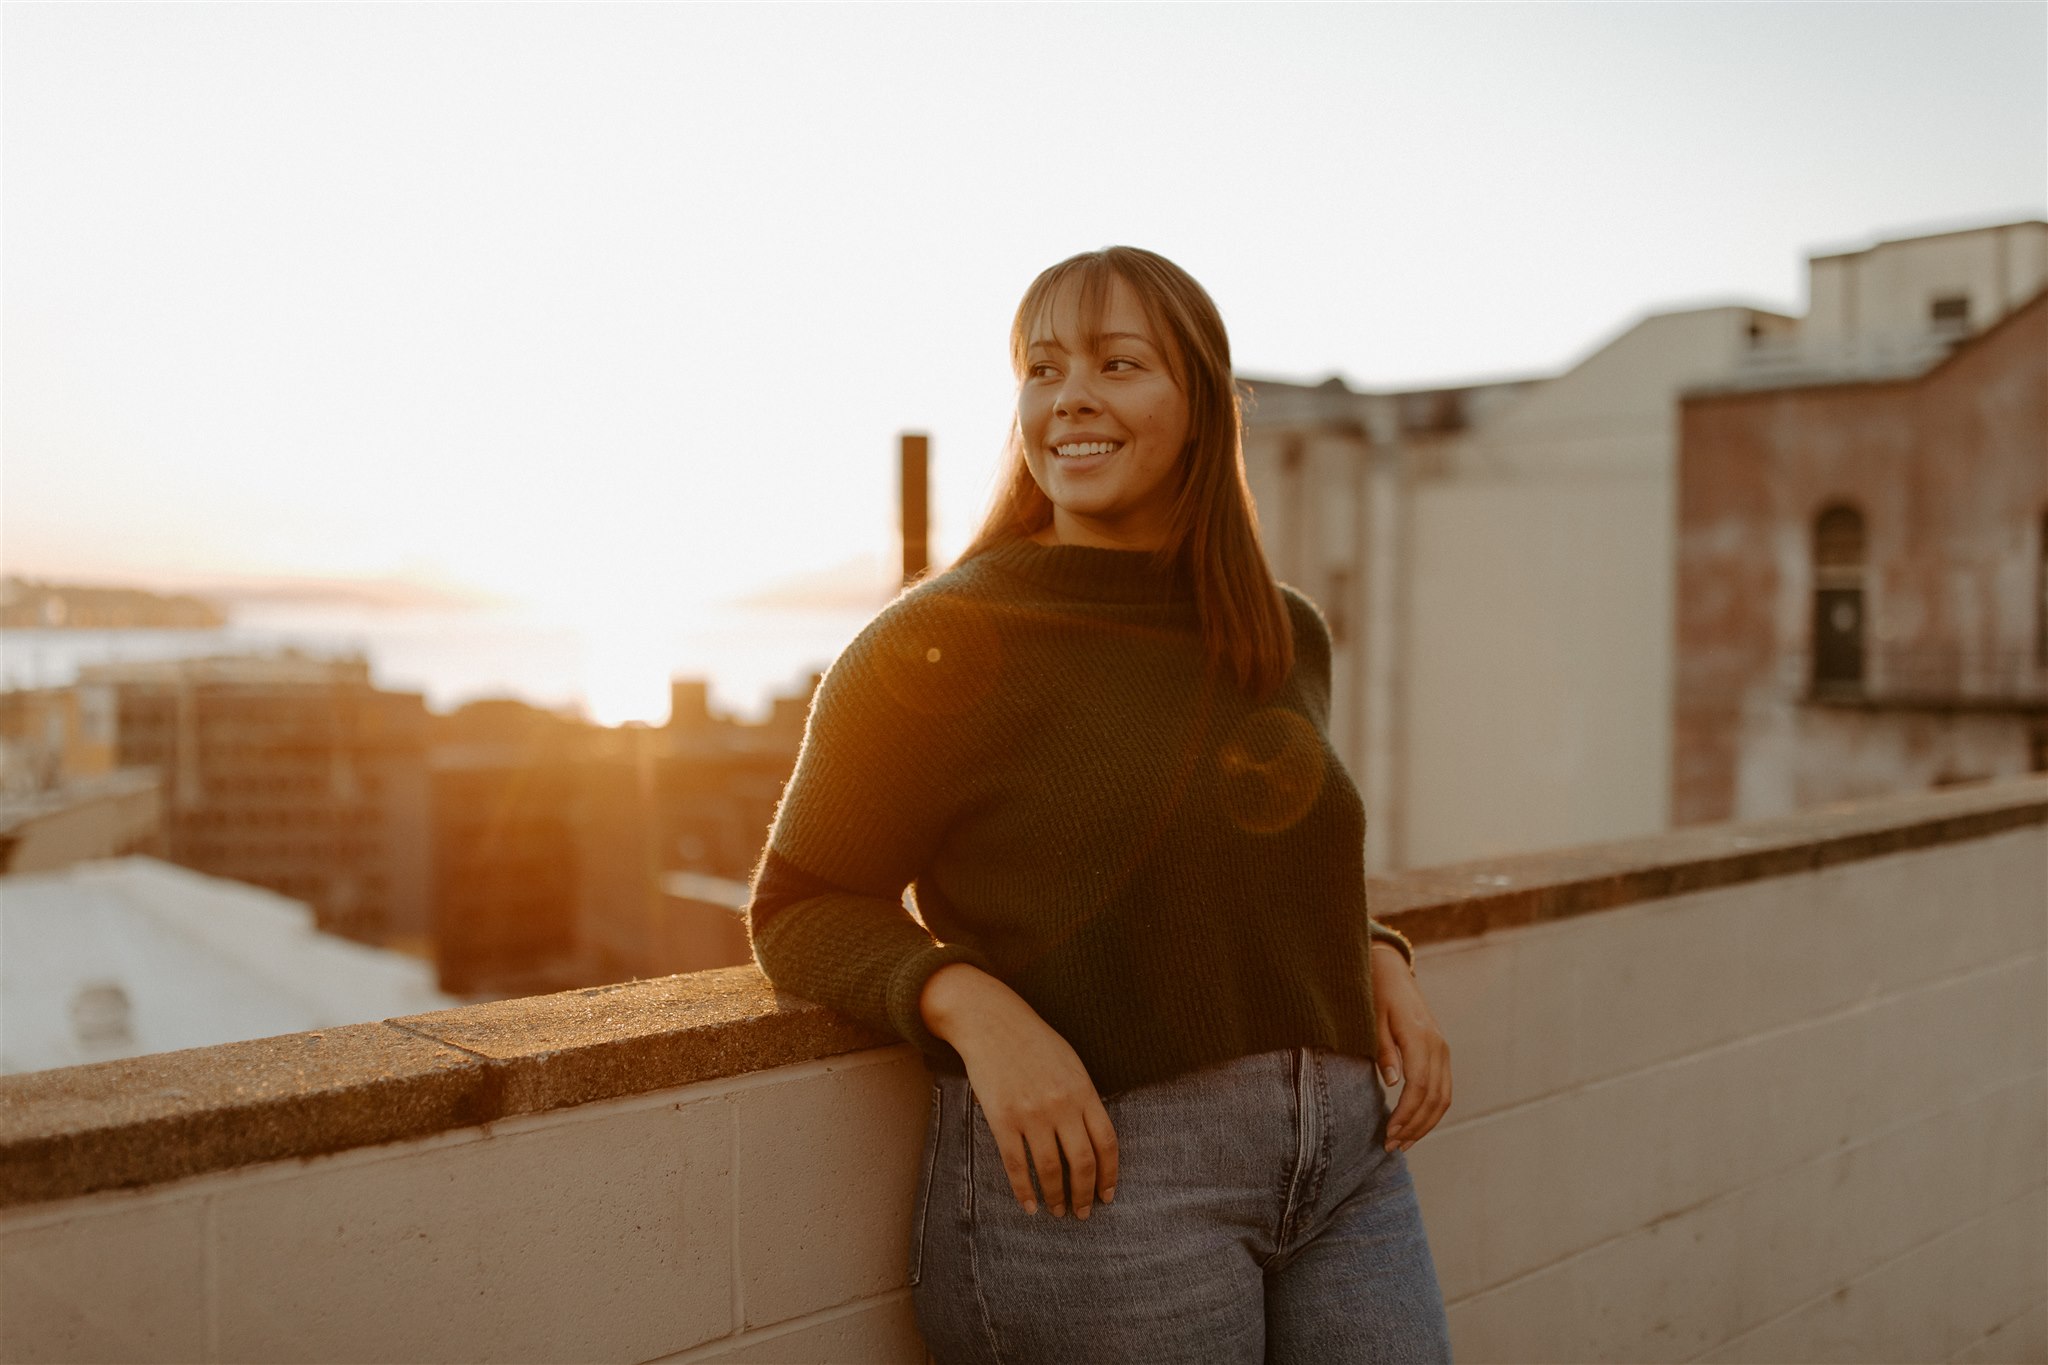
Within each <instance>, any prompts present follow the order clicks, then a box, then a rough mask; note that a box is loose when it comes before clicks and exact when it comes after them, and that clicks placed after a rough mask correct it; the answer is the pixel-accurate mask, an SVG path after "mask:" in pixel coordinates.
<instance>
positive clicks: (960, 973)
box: [917, 962, 1002, 1046]
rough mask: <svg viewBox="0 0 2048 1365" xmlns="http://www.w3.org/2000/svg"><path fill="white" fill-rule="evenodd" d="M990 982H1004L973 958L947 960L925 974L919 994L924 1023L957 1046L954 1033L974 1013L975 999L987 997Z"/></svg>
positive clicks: (918, 1005)
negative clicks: (974, 961) (969, 960)
mask: <svg viewBox="0 0 2048 1365" xmlns="http://www.w3.org/2000/svg"><path fill="white" fill-rule="evenodd" d="M990 985H997V986H1000V985H1002V983H1001V982H1000V981H997V980H996V979H995V978H994V977H992V976H990V975H989V974H988V973H987V972H985V971H983V970H982V969H981V968H979V967H977V966H975V965H974V964H973V963H971V962H948V963H947V964H946V965H945V966H943V967H941V968H939V969H938V970H937V971H935V972H933V973H932V974H931V975H930V976H928V977H926V978H925V983H924V989H923V991H921V992H920V993H919V994H918V997H917V1009H918V1013H919V1014H921V1015H923V1016H924V1026H925V1027H926V1028H928V1029H930V1030H931V1031H932V1033H933V1034H934V1035H936V1036H937V1037H940V1038H943V1039H945V1040H946V1041H947V1042H949V1043H953V1044H955V1045H956V1046H957V1045H958V1043H959V1039H958V1038H957V1037H956V1036H955V1035H956V1034H958V1033H959V1032H960V1029H961V1026H962V1024H963V1022H965V1021H966V1020H967V1019H970V1018H971V1017H972V1016H973V1013H974V1009H975V1001H976V1000H977V999H986V998H987V997H986V991H987V987H988V986H990Z"/></svg>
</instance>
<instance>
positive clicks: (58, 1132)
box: [0, 778, 2048, 1207]
mask: <svg viewBox="0 0 2048 1365" xmlns="http://www.w3.org/2000/svg"><path fill="white" fill-rule="evenodd" d="M2043 823H2048V778H2022V779H2017V780H2012V781H2005V782H1999V783H1991V784H1983V785H1977V786H1971V787H1966V788H1954V789H1950V790H1947V791H1940V792H1931V793H1924V794H1915V795H1910V796H1903V797H1888V798H1883V799H1879V800H1872V801H1865V802H1858V803H1854V804H1849V805H1841V806H1834V807H1827V808H1822V809H1818V810H1813V811H1806V812H1801V813H1799V814H1796V815H1790V816H1785V817H1782V818H1779V819H1773V820H1765V821H1756V822H1751V823H1746V824H1724V825H1710V826H1699V827H1696V828H1691V829H1684V830H1678V831H1674V832H1672V833H1667V834H1659V835H1651V836H1647V837H1643V838H1636V839H1627V840H1621V841H1617V842H1614V843H1606V844H1593V845H1586V846H1583V847H1578V848H1568V849H1559V850H1553V851H1549V852H1544V853H1536V854H1527V855H1522V856H1517V857H1509V858H1493V859H1486V860H1482V861H1478V862H1469V863H1459V864H1456V865H1452V866H1445V867H1437V868H1428V869H1423V870H1419V871H1413V872H1406V873H1402V874H1400V875H1398V876H1394V877H1388V878H1383V879H1376V880H1375V881H1374V882H1373V883H1372V885H1371V902H1372V905H1373V907H1374V913H1375V914H1376V915H1377V916H1379V917H1380V918H1382V919H1384V920H1387V921H1388V922H1390V923H1392V924H1394V925H1396V926H1398V927H1399V928H1400V929H1401V930H1402V931H1403V932H1404V933H1406V934H1407V935H1408V936H1409V937H1410V938H1411V939H1412V940H1414V941H1415V942H1416V943H1418V944H1427V943H1433V942H1443V941H1447V940H1452V939H1461V938H1471V937H1475V936H1478V935H1481V934H1485V933H1488V932H1491V931H1494V930H1499V929H1505V928H1510V927H1514V926H1519V925H1527V924H1534V923H1539V922H1544V921H1550V920H1560V919H1566V918H1569V917H1571V916H1575V915H1584V914H1591V913H1594V912H1597V911H1600V910H1606V909H1611V908H1615V907H1618V906H1624V905H1631V904H1637V903H1641V902H1644V901H1650V900H1656V899H1658V898H1661V897H1666V896H1675V895H1681V894H1684V893H1688V892H1694V891H1703V890H1707V889H1710V888H1713V887H1721V886H1729V885H1733V884H1736V883H1740V882H1747V881H1758V880H1763V879H1766V878H1772V877H1780V876H1786V875H1789V874H1793V873H1798V872H1804V871H1810V870H1814V869H1817V868H1822V867H1827V866H1830V865H1833V864H1838V863H1845V862H1852V861H1856V860H1859V859H1865V858H1874V857H1878V856H1881V855H1883V854H1888V853H1896V852H1902V851H1905V850H1909V849H1916V848H1926V847H1929V846H1932V845H1937V844H1944V843H1952V842H1957V841H1960V840H1966V839H1974V838H1979V837H1982V836H1985V835H1990V834H1995V833H1998V832H2000V831H2002V830H2008V829H2015V828H2019V827H2022V826H2026V825H2036V824H2043ZM895 1041H897V1040H896V1039H894V1038H893V1037H890V1036H888V1035H884V1034H880V1033H877V1032H875V1031H873V1030H871V1029H868V1028H866V1027H864V1026H862V1025H859V1024H856V1023H854V1022H853V1021H851V1020H849V1019H847V1018H846V1017H844V1016H842V1015H839V1014H836V1013H834V1012H832V1011H830V1010H827V1009H825V1008H823V1007H821V1006H818V1005H814V1004H811V1003H810V1002H808V1001H806V1000H803V999H800V998H799V997H796V996H793V995H789V994H787V993H785V992H781V991H777V990H775V989H774V988H773V987H772V986H770V985H769V984H768V982H767V981H766V979H765V978H763V977H762V975H761V974H760V972H759V971H758V970H757V969H756V968H754V967H751V966H748V967H732V968H727V969H724V970H721V971H711V972H696V973H691V974H688V975H683V976H671V977H664V978H661V979H658V980H651V981H635V982H629V983H625V984H622V985H616V986H606V987H600V988H597V989H594V990H581V991H567V992H563V993H561V994H558V995H545V996H533V997H529V998H527V999H521V1000H504V1001H497V1002H494V1003H491V1004H484V1005H471V1006H465V1007H463V1008H459V1009H452V1010H443V1011H440V1012H438V1013H433V1014H421V1015H414V1016H411V1017H409V1018H402V1019H387V1020H384V1021H382V1022H381V1023H369V1024H354V1025H350V1026H348V1027H345V1028H330V1029H325V1030H322V1031H320V1032H315V1033H296V1034H287V1035H284V1036H282V1037H277V1038H265V1039H259V1040H256V1041H253V1042H245V1043H228V1044H224V1045H221V1046H218V1047H207V1048H193V1049H189V1050H186V1051H181V1052H166V1053H158V1054H155V1055H151V1056H146V1057H136V1058H130V1059H126V1060H122V1061H115V1062H102V1063H98V1064H96V1065H92V1066H78V1067H66V1068H62V1069H59V1070H53V1071H41V1072H31V1073H27V1074H24V1075H16V1076H6V1077H0V1207H9V1206H15V1205H23V1204H34V1203H40V1202H45V1201H51V1200H59V1199H67V1198H71V1197H73V1196H77V1195H84V1194H89V1193H93V1192H95V1191H100V1190H114V1189H125V1188H132V1187H136V1186H143V1185H152V1184H157V1183H160V1182H163V1181H168V1180H175V1179H180V1178H183V1177H187V1176H195V1175H200V1174H203V1173H206V1172H209V1171H219V1170H226V1169H231V1168H234V1167H239V1166H244V1165H249V1164H252V1163H256V1162H264V1161H276V1160H280V1159H283V1158H287V1157H312V1156H318V1155H323V1154H326V1153H331V1152H338V1151H343V1150H346V1149H350V1148H356V1147H368V1146H373V1145H376V1144H380V1143H387V1142H396V1141H399V1140H402V1139H409V1138H419V1137H425V1136H428V1135H431V1134H434V1133H438V1132H442V1131H444V1130H449V1129H457V1128H468V1127H475V1126H477V1125H480V1124H486V1123H490V1122H492V1121H494V1120H497V1119H503V1118H509V1117H512V1116H514V1115H520V1114H535V1113H541V1112H545V1111H547V1110H552V1109H561V1108H566V1107H569V1106H572V1105H579V1104H586V1103H590V1102H592V1101H596V1100H608V1099H617V1098H621V1097H625V1096H630V1095H637V1094H642V1093H646V1092H650V1091H656V1090H663V1089H668V1088H671V1087H674V1086H679V1085H685V1084H689V1083H691V1082H694V1081H707V1080H715V1079H717V1078H720V1077H724V1076H733V1075H738V1074H741V1073H744V1072H750V1071H759V1070H765V1069H768V1068H771V1067H778V1066H785V1065H788V1064H791V1063H795V1062H802V1061H807V1060H810V1059H812V1058H818V1057H828V1056H833V1055H835V1054H838V1053H843V1052H853V1051H858V1050H861V1049H864V1048H873V1047H878V1046H885V1045H888V1044H890V1043H893V1042H895Z"/></svg>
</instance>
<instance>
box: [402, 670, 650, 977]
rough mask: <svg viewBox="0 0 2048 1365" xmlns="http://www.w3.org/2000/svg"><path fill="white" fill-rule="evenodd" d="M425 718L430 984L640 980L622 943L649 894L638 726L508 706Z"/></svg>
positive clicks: (633, 931)
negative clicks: (428, 730) (428, 734)
mask: <svg viewBox="0 0 2048 1365" xmlns="http://www.w3.org/2000/svg"><path fill="white" fill-rule="evenodd" d="M432 725H433V741H432V747H431V750H430V764H431V771H432V785H433V797H432V809H433V836H432V837H433V846H434V893H433V902H434V913H433V922H434V942H435V956H436V959H437V960H438V961H439V963H440V968H441V982H442V985H443V987H444V988H445V989H448V990H451V991H460V992H463V993H485V994H493V995H523V994H531V993H534V992H537V991H546V990H565V989H568V988H570V987H574V986H585V985H593V984H597V983H600V982H606V981H617V980H624V979H626V978H628V977H631V976H635V975H648V974H650V973H648V972H645V971H643V970H641V969H642V968H643V967H644V966H645V965H646V964H645V963H644V962H643V961H642V960H641V957H640V955H639V954H638V953H637V952H636V951H635V949H636V945H637V942H638V939H639V938H640V937H641V936H642V935H643V934H644V926H645V925H647V924H648V922H649V921H651V919H652V918H653V917H654V915H655V914H656V912H657V906H658V902H659V900H660V895H661V891H660V884H659V868H658V867H657V866H656V863H655V859H654V850H653V847H652V842H651V840H652V834H651V830H652V822H653V818H654V817H653V810H652V803H653V793H652V786H651V782H647V781H643V780H642V773H643V771H644V769H645V766H646V762H645V759H644V758H643V756H642V755H641V753H640V752H639V751H640V749H641V748H642V747H643V746H644V744H645V740H644V739H643V738H642V736H643V735H644V734H645V733H646V732H645V731H644V730H640V731H634V730H631V729H627V730H607V729H604V728H602V727H599V726H596V725H591V724H589V723H587V722H585V721H581V720H576V719H572V718H568V717H564V716H561V715H557V714H555V713H552V712H549V711H544V710H541V709H540V708H538V707H534V706H529V705H527V704H526V703H524V702H518V701H511V700H493V701H481V702H473V703H471V704H469V705H467V706H464V707H462V708H461V709H460V710H458V711H456V712H455V713H454V714H452V715H449V716H437V717H435V718H434V720H433V723H432Z"/></svg>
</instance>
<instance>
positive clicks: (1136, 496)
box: [1017, 279, 1188, 550]
mask: <svg viewBox="0 0 2048 1365" xmlns="http://www.w3.org/2000/svg"><path fill="white" fill-rule="evenodd" d="M1080 293H1081V291H1080V287H1079V285H1078V284H1077V283H1075V282H1069V283H1068V284H1067V285H1066V286H1065V287H1064V288H1063V289H1062V290H1061V291H1060V293H1059V294H1058V296H1057V297H1055V298H1054V300H1053V302H1052V306H1051V307H1050V308H1048V309H1047V310H1046V312H1045V316H1044V317H1043V318H1042V319H1041V320H1040V321H1039V322H1038V324H1037V325H1036V329H1035V330H1034V331H1033V332H1032V334H1031V335H1030V336H1029V337H1028V338H1027V339H1026V340H1027V342H1028V346H1027V349H1026V351H1025V356H1024V366H1025V370H1024V377H1023V378H1022V379H1021V380H1020V381H1019V383H1018V386H1017V424H1018V427H1019V428H1020V429H1021V430H1022V432H1023V437H1024V462H1025V464H1026V465H1027V466H1028V467H1029V468H1030V470H1031V477H1032V478H1033V479H1035V480H1036V481H1037V483H1038V486H1039V488H1041V489H1042V490H1044V492H1045V495H1046V497H1048V498H1050V499H1052V506H1053V514H1052V526H1051V527H1050V528H1049V531H1050V534H1045V533H1041V534H1040V536H1039V537H1038V538H1039V539H1040V540H1042V541H1045V542H1047V543H1049V544H1051V543H1057V544H1064V545H1099V546H1104V547H1107V548H1110V549H1121V550H1156V549H1158V548H1159V546H1160V545H1161V544H1162V543H1164V541H1165V539H1166V530H1167V514H1168V512H1169V510H1170V509H1171V507H1172V505H1173V494H1174V489H1175V487H1176V484H1177V477H1176V475H1177V470H1178V467H1179V465H1180V462H1181V460H1182V458H1183V457H1184V454H1185V448H1186V446H1187V441H1188V401H1187V395H1186V394H1184V393H1182V392H1181V390H1180V386H1179V385H1178V384H1176V383H1175V382H1174V379H1173V370H1172V367H1171V362H1172V361H1173V360H1174V359H1175V357H1173V356H1172V355H1171V354H1170V353H1169V352H1168V350H1167V347H1168V346H1170V345H1171V344H1172V343H1171V342H1170V341H1168V340H1167V339H1166V338H1164V337H1161V336H1158V335H1155V334H1154V332H1153V329H1152V326H1151V324H1150V323H1149V322H1147V321H1146V318H1145V310H1144V309H1143V308H1142V307H1140V306H1139V303H1138V298H1137V295H1136V293H1134V292H1133V291H1132V289H1131V287H1130V286H1129V285H1128V284H1126V283H1124V281H1123V280H1121V279H1116V280H1114V281H1113V282H1112V288H1111V293H1110V296H1109V300H1108V306H1107V307H1106V308H1105V309H1104V311H1103V315H1102V335H1101V336H1099V337H1093V338H1090V337H1088V336H1086V335H1084V333H1085V330H1086V329H1085V328H1084V326H1083V324H1082V317H1081V305H1080Z"/></svg>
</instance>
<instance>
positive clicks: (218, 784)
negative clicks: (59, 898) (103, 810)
mask: <svg viewBox="0 0 2048 1365" xmlns="http://www.w3.org/2000/svg"><path fill="white" fill-rule="evenodd" d="M79 689H80V691H81V693H84V692H88V691H90V690H94V689H103V690H104V691H106V692H108V693H110V694H111V695H112V698H113V710H114V713H115V717H116V720H115V728H116V735H117V741H116V744H117V761H118V763H119V764H120V766H122V767H151V768H155V769H156V770H157V772H158V773H159V774H160V776H161V779H162V783H163V801H164V844H163V847H164V856H165V857H166V858H167V859H169V860H170V861H171V862H174V863H178V864H180V865H181V866H184V867H189V868H192V869H194V870H196V871H200V872H205V873H208V874H211V875H213V876H217V877H228V878H232V879H233V880H235V881H241V882H248V883H250V884H252V885H255V886H261V887H267V888H269V889H270V890H272V891H276V892H278V893H279V894H281V895H284V896H288V897H291V898H292V899H294V900H300V901H303V902H305V903H306V904H308V905H310V906H312V907H313V911H314V913H315V915H316V916H317V917H318V920H319V924H320V926H321V928H323V929H325V930H328V931H330V932H333V933H339V934H345V935H347V936H348V937H351V938H356V939H360V940H363V941H364V942H369V943H378V944H394V945H401V944H402V945H405V946H407V947H410V948H413V949H415V950H421V951H423V950H424V947H425V944H426V938H427V884H428V865H427V856H428V853H427V777H426V753H425V747H426V733H425V731H426V708H425V706H424V704H423V702H422V700H421V698H420V697H419V696H418V695H417V694H415V693H399V692H382V691H379V690H377V689H376V688H374V687H372V686H371V684H370V674H369V665H368V664H367V663H365V662H363V661H362V660H339V661H335V660H322V659H311V658H306V657H303V656H297V655H289V654H287V655H282V656H275V657H260V658H257V657H250V658H212V659H184V660H168V661H154V662H146V663H140V662H138V663H119V664H100V665H92V666H88V667H86V668H84V669H82V670H81V672H80V679H79Z"/></svg>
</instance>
